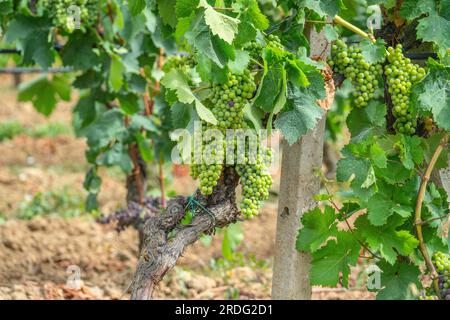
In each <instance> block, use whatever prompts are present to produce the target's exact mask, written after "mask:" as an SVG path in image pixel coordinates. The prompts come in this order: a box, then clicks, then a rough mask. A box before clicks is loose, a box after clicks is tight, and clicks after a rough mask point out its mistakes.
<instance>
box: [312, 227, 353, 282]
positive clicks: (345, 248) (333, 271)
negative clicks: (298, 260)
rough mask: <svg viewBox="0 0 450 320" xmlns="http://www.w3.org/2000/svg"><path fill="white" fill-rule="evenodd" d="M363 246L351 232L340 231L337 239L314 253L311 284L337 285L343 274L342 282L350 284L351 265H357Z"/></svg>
mask: <svg viewBox="0 0 450 320" xmlns="http://www.w3.org/2000/svg"><path fill="white" fill-rule="evenodd" d="M360 250H361V246H360V245H359V243H358V242H357V240H356V239H355V237H354V236H353V235H352V234H351V233H350V232H342V231H340V232H338V233H337V234H336V240H331V241H328V243H327V244H326V246H324V247H322V248H320V249H319V250H318V251H316V252H314V253H313V255H312V258H313V260H312V263H311V272H310V277H311V284H312V285H322V286H336V285H337V284H338V283H339V279H340V278H341V276H342V283H343V285H344V286H346V287H347V286H348V276H349V274H350V266H354V265H356V262H357V261H358V257H359V252H360Z"/></svg>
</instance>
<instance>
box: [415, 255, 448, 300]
mask: <svg viewBox="0 0 450 320" xmlns="http://www.w3.org/2000/svg"><path fill="white" fill-rule="evenodd" d="M432 261H433V264H434V266H435V268H436V272H437V273H438V285H439V291H440V297H439V296H438V295H437V294H436V292H435V290H434V287H433V286H431V287H430V288H427V289H426V294H425V295H423V296H421V297H419V299H420V300H439V299H445V300H450V258H449V256H448V255H446V254H445V253H443V252H436V253H434V254H433V258H432Z"/></svg>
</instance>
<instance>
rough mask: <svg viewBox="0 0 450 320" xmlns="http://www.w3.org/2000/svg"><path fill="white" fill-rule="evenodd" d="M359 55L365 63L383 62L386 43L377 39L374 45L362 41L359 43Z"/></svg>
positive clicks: (367, 41) (368, 41)
mask: <svg viewBox="0 0 450 320" xmlns="http://www.w3.org/2000/svg"><path fill="white" fill-rule="evenodd" d="M360 47H361V53H362V55H363V56H364V60H365V61H366V62H367V63H371V64H372V63H376V62H383V61H384V60H385V58H386V42H384V40H383V39H380V38H378V39H377V41H376V42H375V43H373V42H372V41H370V40H363V41H362V42H361V43H360Z"/></svg>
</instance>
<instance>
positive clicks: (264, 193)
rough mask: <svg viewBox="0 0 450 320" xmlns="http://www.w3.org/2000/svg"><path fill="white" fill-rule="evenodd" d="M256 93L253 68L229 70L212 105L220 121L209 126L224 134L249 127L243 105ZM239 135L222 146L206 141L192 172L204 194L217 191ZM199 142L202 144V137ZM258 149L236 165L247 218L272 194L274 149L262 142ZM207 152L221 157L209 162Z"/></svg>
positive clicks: (214, 88)
mask: <svg viewBox="0 0 450 320" xmlns="http://www.w3.org/2000/svg"><path fill="white" fill-rule="evenodd" d="M255 93H256V84H255V81H254V78H253V75H252V74H251V72H250V71H249V70H245V71H244V73H243V74H232V73H228V75H227V81H226V82H225V83H220V84H218V83H216V84H213V86H212V89H211V92H210V94H209V96H208V101H209V102H210V103H209V104H208V105H209V106H210V110H211V111H212V113H213V114H214V116H215V118H216V119H217V125H212V124H210V123H205V125H206V128H207V129H218V130H219V131H221V132H222V133H224V134H225V133H226V130H227V129H247V128H248V127H247V124H246V122H245V119H244V111H243V109H244V107H245V106H246V105H247V104H248V103H249V102H250V101H251V100H252V99H253V98H254V96H255ZM237 136H238V135H236V136H235V137H234V139H233V140H232V141H224V142H223V144H222V145H219V146H218V145H217V143H212V142H211V143H210V144H208V143H206V144H205V143H202V154H203V157H202V161H201V163H200V164H198V163H196V164H192V165H191V172H190V173H191V176H192V177H193V178H194V179H199V180H200V188H199V189H200V192H201V193H202V194H203V195H210V194H212V193H213V191H214V188H215V187H216V186H217V183H218V180H219V179H220V178H221V177H222V172H223V169H224V167H225V166H224V164H223V163H224V159H225V155H226V152H233V153H234V152H235V150H236V149H237V138H238V137H237ZM196 142H197V143H196V144H197V145H198V143H199V141H196ZM258 142H259V141H258ZM227 143H229V144H230V145H227ZM258 145H260V144H259V143H258ZM194 146H195V144H194ZM246 149H247V148H246ZM257 151H258V152H257V155H256V156H255V157H256V159H252V158H251V157H249V153H248V151H247V150H246V154H245V155H244V161H243V163H239V164H236V165H235V169H236V172H237V173H238V175H239V176H240V182H241V185H242V190H243V199H242V202H241V204H240V207H241V210H242V214H243V215H244V216H245V217H247V218H251V217H253V216H255V215H257V214H258V211H259V209H260V207H261V203H262V201H264V200H266V199H267V198H268V197H269V189H270V187H271V185H272V178H271V176H270V174H269V173H268V170H267V167H268V164H269V163H270V159H271V152H270V150H266V149H264V148H263V147H261V146H260V147H259V148H258V150H257ZM205 155H211V156H212V157H215V156H217V160H218V161H216V162H214V161H211V162H210V163H208V162H207V161H206V160H207V159H205Z"/></svg>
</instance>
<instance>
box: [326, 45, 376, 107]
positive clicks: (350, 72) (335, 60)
mask: <svg viewBox="0 0 450 320" xmlns="http://www.w3.org/2000/svg"><path fill="white" fill-rule="evenodd" d="M331 56H332V59H331V60H330V61H329V65H330V66H331V67H332V68H333V70H334V71H335V72H338V73H340V74H342V75H344V77H345V78H347V79H350V80H351V82H352V84H353V85H354V87H355V92H354V93H353V95H354V97H355V99H354V103H355V105H356V106H357V107H359V108H362V107H365V106H367V104H368V103H369V101H370V100H371V99H373V98H374V97H375V91H376V89H377V88H378V87H379V80H378V79H379V77H380V76H381V75H382V74H383V66H382V65H381V64H380V63H372V64H371V63H368V62H367V61H365V60H364V56H363V54H362V53H361V49H360V48H359V47H358V46H356V45H353V46H350V47H348V46H347V44H346V43H345V42H344V41H342V40H338V41H336V44H334V45H333V46H332V51H331Z"/></svg>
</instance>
